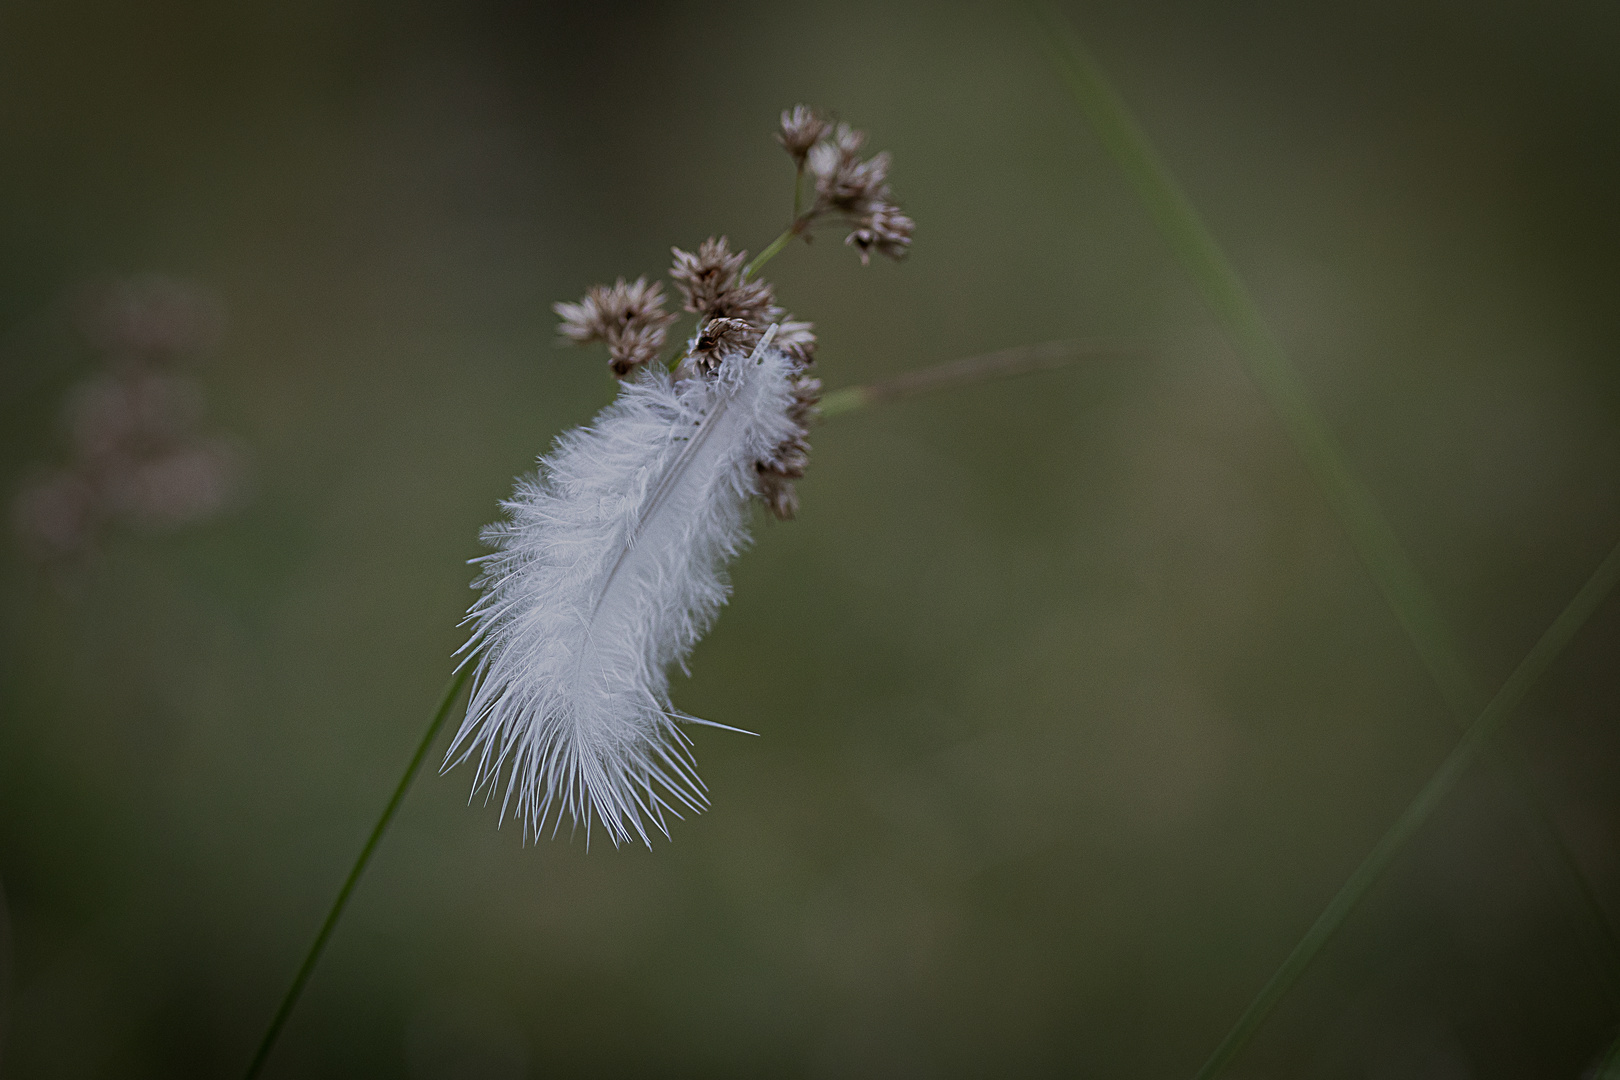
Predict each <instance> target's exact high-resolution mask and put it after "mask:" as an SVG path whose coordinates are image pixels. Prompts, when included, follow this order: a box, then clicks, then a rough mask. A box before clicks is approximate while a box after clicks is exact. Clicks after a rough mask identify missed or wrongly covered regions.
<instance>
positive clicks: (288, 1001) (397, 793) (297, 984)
mask: <svg viewBox="0 0 1620 1080" xmlns="http://www.w3.org/2000/svg"><path fill="white" fill-rule="evenodd" d="M472 669H473V665H472V664H463V665H462V666H461V669H460V670H458V671H457V672H456V673H455V675H454V676H453V677H452V678H451V679H450V684H449V685H448V686H446V687H445V689H444V697H443V699H441V700H440V702H439V707H438V709H437V710H436V711H435V712H434V713H433V719H432V720H431V721H430V722H429V723H428V728H427V731H426V732H425V733H424V734H423V735H422V741H421V742H420V743H418V744H417V747H416V753H415V754H413V755H411V761H410V764H409V765H406V766H405V775H403V776H401V777H400V778H399V783H398V784H397V785H395V787H394V794H393V796H392V797H391V798H390V799H389V800H388V805H387V806H385V807H384V808H383V812H382V817H380V818H378V819H377V824H376V826H375V827H373V828H372V830H371V836H370V837H369V838H367V840H366V846H365V847H363V848H361V849H360V857H359V858H357V859H355V860H354V866H353V867H351V868H350V870H349V876H348V878H347V879H345V880H344V882H343V887H342V888H341V889H339V890H338V894H337V899H336V900H334V901H332V910H330V911H328V912H327V913H326V921H325V922H323V923H322V924H321V929H320V931H319V932H318V933H317V934H316V935H315V940H314V941H313V942H312V943H311V944H310V946H309V953H308V954H307V955H306V956H305V957H304V962H303V963H302V964H300V965H299V967H298V974H296V975H294V976H293V981H292V985H291V986H289V987H288V988H287V995H286V996H285V997H284V998H282V999H281V1006H280V1007H279V1008H278V1009H276V1015H275V1016H274V1017H272V1018H271V1020H270V1026H269V1027H268V1028H267V1029H265V1033H264V1038H263V1039H261V1040H260V1041H259V1048H258V1050H256V1051H254V1054H253V1060H252V1062H250V1063H249V1064H248V1067H247V1073H246V1076H247V1080H253V1077H255V1076H257V1075H259V1070H260V1069H262V1068H264V1063H265V1062H266V1061H267V1060H268V1059H269V1057H270V1051H271V1050H272V1049H273V1048H274V1047H275V1045H276V1039H277V1038H278V1037H280V1035H281V1029H282V1028H283V1027H284V1026H285V1025H286V1023H287V1018H288V1017H289V1016H291V1015H292V1011H293V1006H295V1005H297V1004H298V998H299V996H300V995H302V994H303V992H304V984H305V983H307V982H309V977H310V975H311V974H313V973H314V971H315V965H316V964H317V963H319V962H320V959H321V953H322V952H323V951H325V949H326V943H327V940H328V939H330V938H331V936H332V931H333V930H335V929H336V928H337V924H338V919H339V918H341V917H342V915H343V909H344V908H345V907H346V906H348V903H349V894H350V893H352V892H354V887H355V885H357V884H358V883H359V881H360V875H361V874H363V873H365V869H366V864H368V863H369V862H371V856H372V855H373V854H374V853H375V852H376V850H377V844H378V843H379V842H381V840H382V838H383V833H385V832H387V831H388V825H389V823H390V822H391V821H393V820H394V814H395V813H396V812H397V811H398V810H399V804H400V803H401V802H402V801H403V800H404V798H405V792H406V791H408V790H410V786H411V781H413V780H415V779H416V774H417V773H418V772H419V771H421V768H422V762H423V760H424V759H425V758H426V757H427V752H428V749H429V747H431V746H432V745H433V740H434V739H435V738H437V737H438V734H439V729H440V728H442V727H443V726H444V721H445V718H446V717H448V716H449V715H450V706H451V705H453V704H454V703H455V700H456V695H458V694H460V693H461V688H462V687H463V686H465V685H466V684H467V678H468V676H470V675H471V674H472Z"/></svg>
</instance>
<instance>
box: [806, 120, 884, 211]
mask: <svg viewBox="0 0 1620 1080" xmlns="http://www.w3.org/2000/svg"><path fill="white" fill-rule="evenodd" d="M865 145H866V132H864V131H857V130H855V129H854V128H852V127H850V126H849V125H848V124H839V125H838V130H837V131H836V132H834V133H833V137H832V138H831V139H829V140H827V141H825V142H821V143H817V144H816V146H815V147H814V148H813V149H812V150H811V151H810V157H809V164H810V172H811V174H812V175H813V176H814V177H815V180H816V198H817V204H818V206H819V208H820V209H821V210H824V211H825V210H836V211H838V212H840V213H844V214H851V215H861V214H865V213H867V212H869V211H870V210H871V208H872V207H873V206H874V205H875V204H877V203H881V202H887V201H889V185H888V182H887V181H888V178H889V155H888V154H887V153H886V152H885V153H880V154H874V155H873V156H872V157H870V158H868V159H867V160H865V161H862V160H861V147H863V146H865Z"/></svg>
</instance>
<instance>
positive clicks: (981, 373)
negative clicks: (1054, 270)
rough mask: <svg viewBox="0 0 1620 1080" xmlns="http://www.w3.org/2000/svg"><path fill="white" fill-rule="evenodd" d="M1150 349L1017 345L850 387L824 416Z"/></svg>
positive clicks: (825, 406)
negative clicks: (1087, 360)
mask: <svg viewBox="0 0 1620 1080" xmlns="http://www.w3.org/2000/svg"><path fill="white" fill-rule="evenodd" d="M1143 355H1146V350H1145V349H1141V348H1131V347H1128V346H1122V345H1114V344H1109V343H1107V342H1097V341H1043V342H1040V343H1039V344H1036V345H1021V346H1018V347H1017V348H1012V349H1001V350H1000V351H998V352H993V353H985V354H984V355H982V356H969V357H967V358H966V359H963V360H952V361H950V362H949V363H944V364H938V365H936V366H934V367H926V368H921V369H919V370H917V371H908V372H905V373H904V374H901V375H896V376H894V377H893V378H889V379H883V380H881V381H879V382H875V383H869V384H867V385H865V386H846V387H844V388H842V389H839V390H834V391H832V392H831V393H830V394H828V395H827V396H825V397H823V398H822V399H821V404H820V405H819V406H818V411H819V412H820V413H821V416H822V417H823V418H826V417H829V416H837V415H839V414H840V413H846V412H854V411H855V410H857V409H864V408H866V407H867V406H868V405H880V404H882V403H884V402H888V401H894V400H896V399H899V398H907V397H912V396H914V395H916V394H926V393H929V392H931V391H934V390H945V389H948V388H950V387H953V386H965V385H967V384H970V383H976V382H983V381H985V380H988V379H1005V378H1009V377H1011V376H1013V375H1024V374H1028V373H1030V372H1033V371H1050V370H1052V369H1053V368H1060V367H1063V366H1065V365H1067V364H1072V363H1074V362H1075V361H1077V360H1086V359H1098V358H1100V357H1115V356H1143Z"/></svg>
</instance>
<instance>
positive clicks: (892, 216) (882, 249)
mask: <svg viewBox="0 0 1620 1080" xmlns="http://www.w3.org/2000/svg"><path fill="white" fill-rule="evenodd" d="M916 228H917V223H916V222H915V221H912V220H911V218H909V217H907V216H906V214H905V213H903V212H902V211H901V209H900V208H899V207H898V206H894V205H892V204H889V203H881V204H879V205H877V206H875V207H873V209H872V212H871V213H869V214H867V215H866V216H865V217H863V218H861V219H860V221H859V222H858V223H857V225H856V228H855V231H854V232H852V233H850V234H849V235H848V236H847V237H845V238H844V243H846V244H852V245H854V246H855V247H856V248H857V249H858V250H859V251H860V254H861V265H862V266H865V265H867V264H868V263H870V262H871V261H872V254H871V253H872V252H873V251H876V252H877V253H878V254H879V255H884V256H887V257H888V258H890V259H893V260H895V261H896V262H899V261H900V260H901V259H903V258H905V257H906V252H907V251H909V250H910V248H911V234H912V232H913V231H914V230H915V229H916Z"/></svg>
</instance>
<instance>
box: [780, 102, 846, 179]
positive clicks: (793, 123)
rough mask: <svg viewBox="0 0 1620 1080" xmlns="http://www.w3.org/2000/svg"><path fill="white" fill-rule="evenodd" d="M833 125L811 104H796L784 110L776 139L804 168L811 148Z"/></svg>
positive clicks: (794, 162) (796, 162)
mask: <svg viewBox="0 0 1620 1080" xmlns="http://www.w3.org/2000/svg"><path fill="white" fill-rule="evenodd" d="M831 127H832V124H831V123H829V122H828V121H827V120H826V119H824V118H823V117H822V116H821V115H820V114H819V113H817V112H816V111H815V110H814V109H812V108H811V107H810V106H808V105H795V106H793V108H791V109H786V110H783V112H782V127H781V129H780V130H779V131H778V132H777V133H776V141H777V142H779V143H781V144H782V149H784V150H786V151H787V152H788V156H789V157H791V158H792V159H793V164H795V165H797V166H798V167H799V168H801V169H802V168H804V161H805V157H806V156H807V155H808V154H809V153H810V148H811V147H813V146H815V145H816V143H818V142H820V141H821V139H822V136H824V135H826V134H827V131H828V130H829V129H830V128H831Z"/></svg>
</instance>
